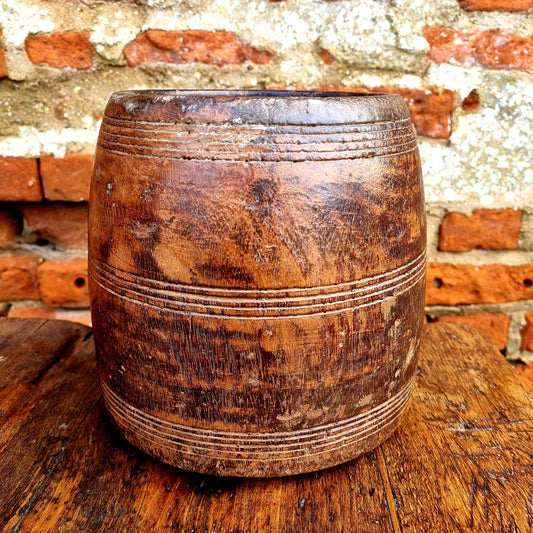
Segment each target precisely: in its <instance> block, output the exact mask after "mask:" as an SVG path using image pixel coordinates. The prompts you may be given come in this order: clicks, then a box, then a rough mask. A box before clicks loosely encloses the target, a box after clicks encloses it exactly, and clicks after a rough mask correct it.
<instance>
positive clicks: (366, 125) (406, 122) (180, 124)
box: [102, 115, 412, 133]
mask: <svg viewBox="0 0 533 533" xmlns="http://www.w3.org/2000/svg"><path fill="white" fill-rule="evenodd" d="M102 123H108V124H110V125H113V123H114V125H116V126H118V127H121V128H122V127H123V128H131V129H137V128H138V125H139V124H142V125H143V126H146V127H147V129H148V130H149V131H152V130H153V131H160V129H161V128H162V127H163V128H169V129H172V130H177V129H179V130H180V131H182V129H183V128H187V129H190V130H193V131H194V130H200V131H203V130H229V129H231V130H234V129H235V128H242V129H244V128H250V130H268V131H276V132H278V131H286V132H296V133H313V132H315V131H319V132H320V131H325V132H329V131H331V130H332V129H333V130H334V131H339V130H342V131H380V130H394V129H397V128H398V127H404V126H410V125H412V122H411V119H410V118H402V119H398V120H384V121H375V122H374V121H372V122H361V123H355V124H349V123H346V122H339V123H333V122H332V123H328V124H265V123H260V122H257V123H252V122H247V123H244V124H243V123H238V122H233V123H222V124H221V123H218V124H217V123H209V122H204V123H192V122H185V121H181V120H178V121H176V122H157V121H150V120H137V119H133V118H131V119H130V118H125V117H122V118H117V117H112V116H109V115H105V116H104V118H103V121H102ZM131 124H133V126H132V125H131Z"/></svg>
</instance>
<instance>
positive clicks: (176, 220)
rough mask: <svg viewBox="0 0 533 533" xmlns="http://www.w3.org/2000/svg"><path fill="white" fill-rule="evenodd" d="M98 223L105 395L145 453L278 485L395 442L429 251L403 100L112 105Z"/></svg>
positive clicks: (172, 99)
mask: <svg viewBox="0 0 533 533" xmlns="http://www.w3.org/2000/svg"><path fill="white" fill-rule="evenodd" d="M89 218H90V221H89V228H90V235H89V283H90V293H91V304H92V318H93V327H94V337H95V343H96V353H97V360H98V369H99V377H100V384H101V390H102V395H103V399H104V403H105V405H106V408H107V410H108V413H109V415H110V417H111V419H112V421H113V422H114V424H115V425H116V426H117V427H118V429H119V430H120V431H121V432H122V433H123V434H124V436H125V437H126V438H127V439H128V440H129V441H130V442H132V443H133V444H134V445H136V446H138V447H139V448H141V449H142V450H144V451H146V452H147V453H149V454H151V455H153V456H155V457H157V458H159V459H161V460H162V461H165V462H167V463H170V464H173V465H176V466H179V467H181V468H184V469H188V470H193V471H197V472H202V473H208V474H216V475H232V476H265V477H272V476H282V475H289V474H297V473H302V472H309V471H313V470H318V469H322V468H325V467H329V466H333V465H335V464H338V463H341V462H344V461H347V460H349V459H352V458H354V457H356V456H357V455H359V454H361V453H364V452H366V451H368V450H370V449H372V448H374V447H375V446H377V445H378V444H379V443H381V442H382V441H383V440H384V439H386V438H387V437H388V436H389V435H390V434H391V433H392V431H393V430H394V429H395V428H396V427H397V425H398V423H399V420H400V416H401V414H402V413H403V412H404V410H405V408H406V406H407V405H408V401H409V398H410V396H411V392H412V390H413V384H414V375H415V369H416V364H417V357H418V348H419V342H420V331H421V326H422V322H423V306H424V271H425V246H426V245H425V235H426V229H425V209H424V197H423V186H422V180H421V172H420V161H419V155H418V150H417V147H416V139H415V133H414V129H413V126H412V124H411V121H410V119H409V115H408V112H407V108H406V106H405V105H404V103H403V101H402V99H401V98H400V97H399V96H397V95H394V94H356V93H315V92H262V91H244V92H216V91H201V92H186V91H185V92H180V91H128V92H120V93H115V94H113V95H112V97H111V99H110V101H109V103H108V106H107V108H106V111H105V116H104V119H103V122H102V126H101V130H100V135H99V139H98V147H97V151H96V158H95V164H94V171H93V178H92V186H91V198H90V215H89Z"/></svg>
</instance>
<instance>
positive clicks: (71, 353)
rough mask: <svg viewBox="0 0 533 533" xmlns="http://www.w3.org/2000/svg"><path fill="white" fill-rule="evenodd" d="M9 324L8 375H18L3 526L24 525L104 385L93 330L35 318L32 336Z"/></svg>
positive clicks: (8, 407) (3, 446)
mask: <svg viewBox="0 0 533 533" xmlns="http://www.w3.org/2000/svg"><path fill="white" fill-rule="evenodd" d="M3 322H4V320H3V321H2V323H3ZM7 322H8V324H7V326H6V327H5V328H4V327H3V328H2V333H1V335H0V337H1V338H2V341H1V344H2V345H3V347H4V348H3V350H2V361H1V362H0V365H1V366H0V375H2V376H3V378H2V379H3V380H4V379H5V376H6V375H8V376H10V377H11V386H4V387H3V388H2V389H0V406H1V410H2V412H3V416H2V417H1V418H0V454H1V461H0V480H1V481H0V527H5V528H6V530H8V531H9V530H12V531H19V530H20V528H21V527H22V522H23V521H24V519H25V517H26V515H27V513H28V512H29V510H30V509H31V508H32V507H33V505H34V504H35V502H36V501H37V500H38V498H39V497H40V494H41V492H42V490H43V489H44V488H45V487H46V486H47V483H48V481H49V477H50V475H51V473H52V472H53V471H54V469H55V468H56V467H57V464H59V463H60V462H61V460H62V458H63V455H64V451H65V449H66V448H67V447H68V444H69V442H70V441H71V440H72V437H73V436H74V435H75V434H76V432H77V431H78V430H79V429H80V428H81V426H82V423H83V419H84V418H85V417H86V415H87V413H88V412H89V411H90V409H91V407H92V405H94V398H95V397H97V396H96V395H97V384H96V382H95V363H94V353H93V348H92V344H91V343H90V342H88V339H87V335H88V334H89V333H90V330H89V329H88V328H86V327H85V326H81V325H75V324H70V323H68V324H66V325H62V324H61V325H60V323H56V322H54V321H42V320H40V321H29V322H28V331H31V332H32V333H31V335H30V336H29V337H28V336H27V335H26V333H25V331H24V329H22V328H18V327H17V324H14V325H13V324H9V322H10V320H7ZM6 335H7V336H9V338H10V339H11V343H10V345H7V346H6V341H5V337H6ZM84 339H86V340H84Z"/></svg>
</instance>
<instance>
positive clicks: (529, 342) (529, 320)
mask: <svg viewBox="0 0 533 533" xmlns="http://www.w3.org/2000/svg"><path fill="white" fill-rule="evenodd" d="M525 319H526V326H525V327H524V329H523V330H522V331H521V332H520V334H521V335H522V345H521V346H520V349H521V350H530V351H532V352H533V313H526V316H525Z"/></svg>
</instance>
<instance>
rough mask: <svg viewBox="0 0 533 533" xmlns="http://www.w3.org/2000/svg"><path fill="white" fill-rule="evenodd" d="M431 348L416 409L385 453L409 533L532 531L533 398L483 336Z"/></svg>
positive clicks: (445, 331)
mask: <svg viewBox="0 0 533 533" xmlns="http://www.w3.org/2000/svg"><path fill="white" fill-rule="evenodd" d="M424 340H425V342H424V352H423V357H421V360H420V364H419V369H420V370H419V372H420V375H419V383H420V386H419V387H418V389H417V390H416V392H415V398H414V401H413V405H412V408H411V409H410V410H409V412H408V414H407V416H406V418H405V421H404V424H403V425H402V426H401V427H400V428H399V430H398V431H397V432H396V434H395V435H393V437H392V438H391V439H389V440H388V441H387V442H385V443H384V444H383V445H382V450H383V455H384V457H385V462H386V465H387V470H388V474H389V478H390V480H391V485H392V488H393V490H394V493H395V494H396V496H397V499H398V515H399V520H400V526H401V530H402V531H403V533H407V532H413V533H414V532H416V533H420V532H425V531H428V532H430V531H431V532H433V531H472V532H474V531H475V532H477V531H480V532H485V531H490V532H492V531H495V532H496V531H498V532H499V531H504V532H519V531H520V532H530V531H533V407H532V397H531V394H530V393H528V391H527V390H526V389H525V388H524V387H523V386H522V384H521V383H520V382H519V381H518V380H517V378H516V375H515V372H514V370H513V368H512V367H511V365H510V364H509V363H507V361H505V360H504V359H503V357H502V356H501V354H500V353H499V351H498V350H497V349H496V347H495V346H494V345H492V344H491V343H490V342H488V340H487V338H486V337H485V336H484V335H483V334H481V333H480V332H479V331H478V330H476V329H475V328H472V327H467V328H462V329H459V328H456V327H452V326H450V325H444V324H443V325H441V326H440V327H438V328H428V329H427V330H426V332H425V339H424ZM443 354H449V356H448V357H443Z"/></svg>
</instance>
